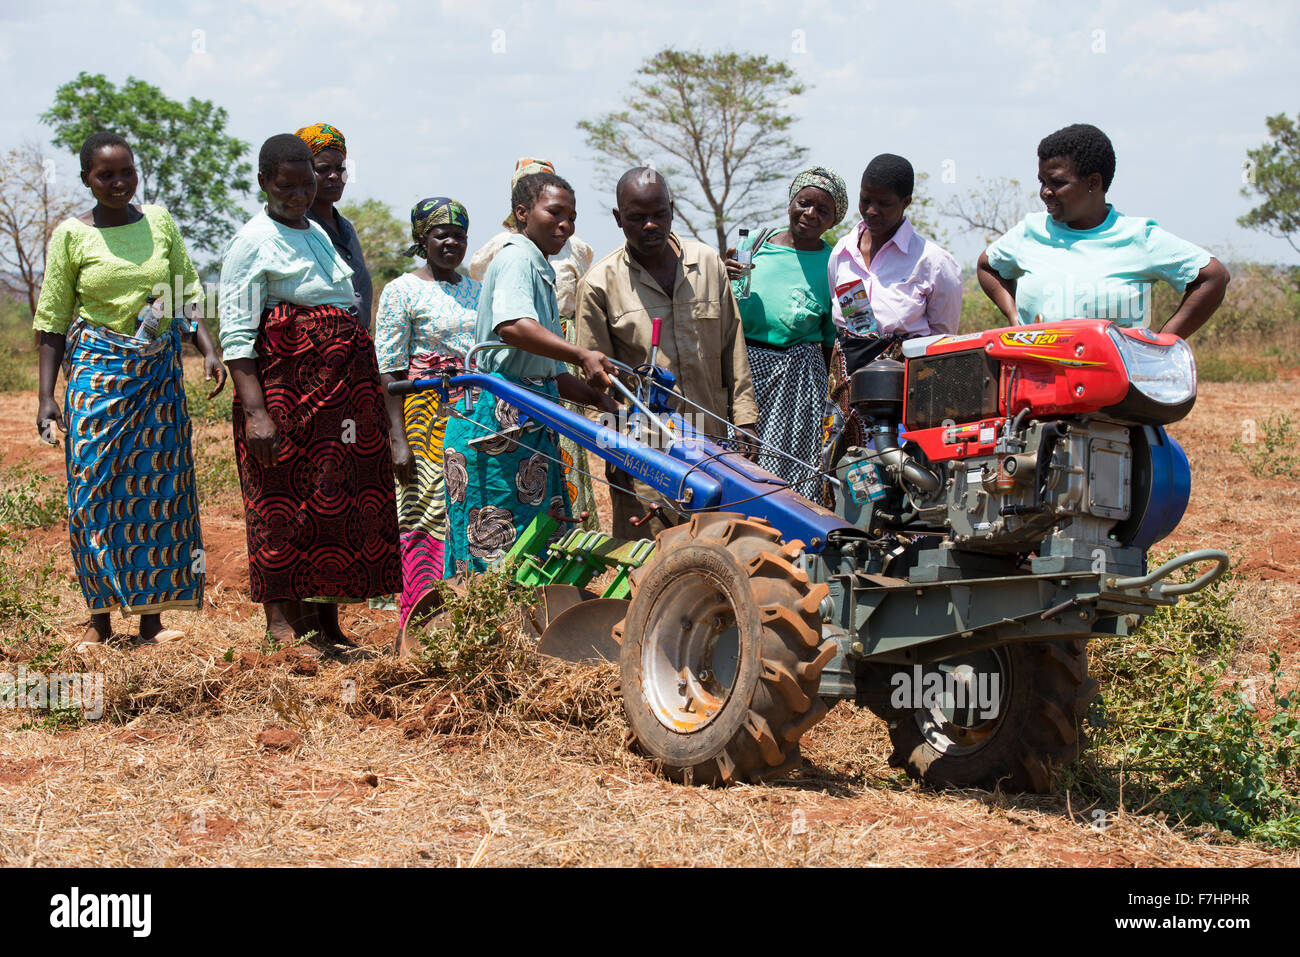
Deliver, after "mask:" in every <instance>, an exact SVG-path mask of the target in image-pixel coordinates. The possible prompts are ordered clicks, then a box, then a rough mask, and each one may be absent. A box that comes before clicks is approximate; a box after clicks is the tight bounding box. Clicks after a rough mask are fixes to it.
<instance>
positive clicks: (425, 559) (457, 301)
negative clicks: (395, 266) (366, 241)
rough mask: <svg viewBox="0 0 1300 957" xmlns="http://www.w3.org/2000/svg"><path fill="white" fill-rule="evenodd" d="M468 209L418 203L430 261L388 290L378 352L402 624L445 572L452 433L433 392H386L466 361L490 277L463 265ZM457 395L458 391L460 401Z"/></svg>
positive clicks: (414, 218) (414, 251) (423, 250)
mask: <svg viewBox="0 0 1300 957" xmlns="http://www.w3.org/2000/svg"><path fill="white" fill-rule="evenodd" d="M468 232H469V214H468V213H467V212H466V211H465V207H464V206H462V205H461V204H460V203H458V202H456V201H455V200H454V199H448V198H447V197H445V196H435V197H432V198H430V199H423V200H421V201H420V202H418V203H416V204H415V207H414V208H413V209H412V210H411V239H412V244H411V246H410V247H409V248H408V249H407V250H406V255H408V256H418V257H420V258H422V259H423V260H424V265H423V266H421V267H420V268H419V269H417V270H415V271H414V272H408V273H405V274H403V275H401V276H398V277H397V278H396V279H394V280H393V281H392V282H390V283H389V284H388V285H387V286H385V287H384V291H383V293H382V294H381V295H380V297H379V310H378V312H377V314H376V316H375V355H376V358H377V359H378V362H379V372H380V379H381V381H382V382H383V383H384V386H385V390H384V394H385V396H386V402H387V404H388V418H389V435H390V436H391V443H392V448H393V467H394V471H395V473H396V477H397V495H398V503H397V521H398V529H399V533H400V536H401V550H402V597H401V601H400V602H399V603H398V611H399V614H400V616H401V621H402V624H403V625H405V624H406V620H407V618H408V617H409V615H410V614H411V610H412V609H413V608H414V607H415V605H416V604H417V603H418V602H419V600H420V599H421V598H423V597H424V596H425V595H426V594H428V593H429V591H430V590H431V589H432V588H433V583H434V582H436V581H438V580H439V579H441V578H442V577H443V551H444V545H445V543H446V540H447V505H446V497H445V492H444V484H443V459H442V448H443V438H444V433H445V430H446V425H447V422H446V419H439V418H438V414H437V408H438V401H437V396H436V395H435V394H434V393H433V392H425V393H416V394H413V395H409V396H406V398H405V400H403V399H402V397H401V396H391V395H388V393H387V385H388V383H389V382H395V381H399V380H401V379H406V378H419V377H420V376H424V375H429V374H431V373H432V372H435V371H436V370H438V369H439V368H441V367H442V366H444V365H448V364H456V365H460V364H462V363H463V362H464V358H465V352H466V350H467V349H469V347H470V346H471V345H473V344H474V324H475V322H476V321H477V317H478V298H479V290H481V289H482V288H483V285H482V283H480V282H478V281H477V280H474V279H470V278H469V277H468V276H462V275H461V274H460V273H459V272H457V268H458V267H459V266H460V264H461V261H462V260H464V258H465V249H466V238H467V235H468ZM456 398H457V397H456V396H453V397H452V401H455V399H456Z"/></svg>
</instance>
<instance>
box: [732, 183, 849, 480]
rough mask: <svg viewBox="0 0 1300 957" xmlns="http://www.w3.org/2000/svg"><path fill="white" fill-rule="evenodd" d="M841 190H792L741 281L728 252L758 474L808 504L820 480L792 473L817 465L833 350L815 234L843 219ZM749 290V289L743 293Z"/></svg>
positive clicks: (825, 249)
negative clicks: (758, 444)
mask: <svg viewBox="0 0 1300 957" xmlns="http://www.w3.org/2000/svg"><path fill="white" fill-rule="evenodd" d="M848 208H849V200H848V189H847V187H846V186H845V185H844V180H843V179H841V178H840V175H839V174H838V173H836V172H835V171H834V170H832V169H828V168H826V167H824V166H814V167H813V168H812V169H807V170H804V171H803V172H802V173H800V174H799V175H798V176H796V177H795V178H794V181H793V182H792V183H791V184H790V206H789V208H788V210H787V212H788V214H789V224H788V226H787V227H786V228H784V229H783V228H781V227H779V226H777V227H771V228H768V229H764V230H762V231H760V232H759V233H758V235H756V236H747V237H746V238H745V239H744V240H742V241H741V245H740V248H741V249H750V250H751V251H752V253H753V256H752V260H751V262H752V266H751V269H752V271H751V272H750V275H749V277H748V278H746V277H745V274H744V270H743V268H742V267H741V264H740V262H739V261H738V260H737V259H735V258H734V254H735V253H736V250H734V249H731V250H728V260H727V274H728V275H729V276H730V277H731V278H732V286H733V288H735V290H736V292H737V296H736V303H737V305H738V306H739V308H740V322H741V327H742V329H743V330H744V333H745V347H746V352H747V354H748V357H749V371H750V376H751V377H752V379H753V382H754V397H755V398H756V399H757V400H758V415H759V418H758V435H759V438H760V439H762V441H763V445H764V447H765V449H774V450H777V451H779V452H784V453H786V455H788V456H790V458H786V457H785V456H782V455H776V454H773V453H772V452H769V451H761V452H760V453H759V456H758V464H759V465H761V466H763V468H765V469H767V470H768V471H769V472H772V473H773V474H775V475H779V476H780V477H781V478H783V479H784V480H785V481H787V482H789V483H790V485H791V487H792V488H793V489H794V490H795V491H796V492H799V493H800V494H802V495H805V496H807V497H808V498H815V497H817V496H818V494H819V492H820V486H821V481H822V478H821V475H820V474H819V473H818V472H815V471H811V470H810V469H809V468H807V467H805V466H803V465H801V464H800V463H801V462H802V463H807V464H808V465H810V466H815V465H817V464H819V453H820V450H821V440H822V416H823V407H824V405H825V402H826V396H827V394H828V393H829V391H830V379H829V376H828V374H827V368H828V367H829V363H830V355H831V347H832V346H833V345H834V344H835V323H834V321H833V320H832V318H831V289H830V281H829V279H828V277H827V264H828V263H829V262H830V258H831V247H830V245H829V244H828V243H827V242H826V240H824V239H822V234H823V233H825V232H826V231H827V230H829V229H831V228H833V227H834V226H835V225H836V224H837V223H839V222H840V220H842V219H843V218H844V215H845V213H847V212H848ZM746 283H748V288H746V287H745V284H746Z"/></svg>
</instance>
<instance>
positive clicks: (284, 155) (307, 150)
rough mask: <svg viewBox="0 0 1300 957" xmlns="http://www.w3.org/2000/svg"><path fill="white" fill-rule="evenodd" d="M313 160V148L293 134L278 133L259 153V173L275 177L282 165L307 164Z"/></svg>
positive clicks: (264, 144)
mask: <svg viewBox="0 0 1300 957" xmlns="http://www.w3.org/2000/svg"><path fill="white" fill-rule="evenodd" d="M311 160H312V153H311V147H310V146H308V145H307V142H306V140H303V139H301V138H300V137H298V136H296V135H295V134H293V133H276V134H275V135H274V136H272V137H271V138H270V139H268V140H267V141H266V142H265V143H263V144H262V148H261V149H260V150H258V153H257V171H258V172H259V173H261V174H262V175H263V176H274V175H275V171H276V170H277V169H279V168H280V164H281V163H307V164H310V163H311Z"/></svg>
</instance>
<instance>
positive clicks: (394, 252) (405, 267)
mask: <svg viewBox="0 0 1300 957" xmlns="http://www.w3.org/2000/svg"><path fill="white" fill-rule="evenodd" d="M338 211H339V212H340V213H342V214H343V216H344V217H345V218H346V219H347V220H348V221H349V222H350V223H352V228H353V229H355V230H356V231H357V240H358V241H359V242H360V243H361V253H362V255H364V256H365V257H366V268H367V269H368V270H370V281H371V282H372V283H374V286H375V298H374V302H373V303H372V304H371V306H370V311H371V313H372V315H371V317H370V318H371V320H373V319H374V315H373V313H374V312H375V311H376V310H377V309H378V308H379V294H380V293H381V292H383V290H384V286H385V285H387V284H388V283H390V282H392V281H393V280H394V279H396V278H397V277H398V276H400V275H401V274H402V273H404V272H408V271H410V269H411V268H412V267H413V266H414V265H416V263H415V262H413V261H412V260H411V259H409V258H408V257H406V256H404V255H403V253H404V252H405V251H406V247H407V246H409V245H411V231H410V227H409V226H408V225H407V224H406V223H404V222H402V221H401V220H400V219H398V218H397V217H396V216H394V215H393V211H392V210H391V209H390V208H389V207H388V206H387V204H385V203H381V202H380V201H379V200H377V199H363V200H360V201H359V202H351V203H340V204H339V207H338Z"/></svg>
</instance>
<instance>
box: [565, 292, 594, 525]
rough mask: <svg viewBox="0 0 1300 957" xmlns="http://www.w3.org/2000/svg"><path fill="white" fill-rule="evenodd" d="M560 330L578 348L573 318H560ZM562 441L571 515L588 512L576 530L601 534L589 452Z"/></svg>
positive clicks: (569, 405) (573, 408) (570, 406)
mask: <svg viewBox="0 0 1300 957" xmlns="http://www.w3.org/2000/svg"><path fill="white" fill-rule="evenodd" d="M560 327H561V328H562V329H563V330H564V338H566V339H568V340H569V342H571V343H573V344H574V345H576V344H577V342H578V339H577V334H578V332H577V326H575V325H574V322H573V318H572V317H571V316H561V317H560ZM569 371H570V372H572V373H573V374H574V375H577V376H581V375H582V370H581V369H579V368H577V367H576V366H569ZM564 406H565V408H567V409H570V410H571V411H574V412H577V413H579V414H583V415H585V414H586V412H587V409H586V408H585V407H584V406H581V405H578V404H576V403H574V402H566V403H564ZM559 440H560V461H562V462H563V463H564V491H565V494H566V495H567V496H568V498H569V508H570V513H569V514H571V515H581V514H582V513H583V512H586V513H587V518H586V520H585V521H581V522H578V523H577V526H576V527H581V528H584V529H586V530H587V531H589V532H598V531H600V520H599V519H598V518H597V517H596V493H595V490H594V489H593V488H592V485H591V465H590V464H589V460H588V458H587V450H586V449H584V448H583V447H582V446H581V445H579V444H578V443H577V442H575V441H573V439H571V438H569V437H568V436H567V435H561V436H559Z"/></svg>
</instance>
